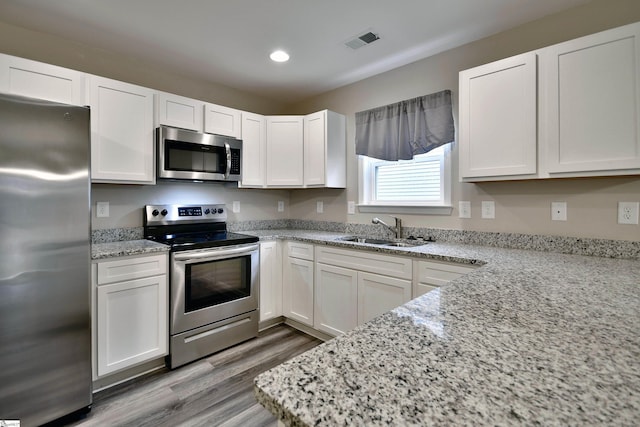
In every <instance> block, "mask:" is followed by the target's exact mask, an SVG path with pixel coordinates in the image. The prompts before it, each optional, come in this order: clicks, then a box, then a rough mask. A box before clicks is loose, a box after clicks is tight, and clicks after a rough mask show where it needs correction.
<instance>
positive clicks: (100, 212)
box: [96, 202, 109, 218]
mask: <svg viewBox="0 0 640 427" xmlns="http://www.w3.org/2000/svg"><path fill="white" fill-rule="evenodd" d="M96 217H98V218H108V217H109V202H97V203H96Z"/></svg>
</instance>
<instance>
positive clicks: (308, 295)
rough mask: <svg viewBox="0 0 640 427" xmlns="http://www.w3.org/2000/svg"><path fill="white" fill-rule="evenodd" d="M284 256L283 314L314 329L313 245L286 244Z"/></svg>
mask: <svg viewBox="0 0 640 427" xmlns="http://www.w3.org/2000/svg"><path fill="white" fill-rule="evenodd" d="M284 245H285V246H284V251H285V254H283V258H284V261H283V283H282V295H283V298H282V309H283V314H284V316H286V317H289V318H291V319H293V320H296V321H298V322H300V323H302V324H304V325H307V326H312V327H313V291H314V289H313V288H314V285H313V245H310V244H307V243H300V242H285V244H284Z"/></svg>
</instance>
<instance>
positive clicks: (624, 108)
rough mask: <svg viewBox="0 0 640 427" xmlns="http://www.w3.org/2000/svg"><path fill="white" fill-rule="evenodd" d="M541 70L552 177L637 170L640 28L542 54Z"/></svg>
mask: <svg viewBox="0 0 640 427" xmlns="http://www.w3.org/2000/svg"><path fill="white" fill-rule="evenodd" d="M540 65H541V68H540V69H541V70H542V71H543V73H544V74H542V75H541V83H542V84H541V88H542V91H541V97H540V108H541V120H542V124H543V125H544V126H543V127H542V133H541V135H542V136H543V138H544V139H545V141H546V144H547V147H548V148H547V157H546V159H547V164H548V172H549V173H550V174H551V175H552V176H554V175H556V174H562V173H567V172H579V173H580V174H581V175H582V174H583V173H587V174H591V173H592V172H593V174H597V175H603V174H609V173H611V172H612V171H625V170H631V169H639V168H640V135H639V131H640V120H639V119H640V24H632V25H627V26H624V27H620V28H616V29H613V30H609V31H605V32H602V33H598V34H593V35H590V36H587V37H582V38H579V39H576V40H571V41H569V42H566V43H561V44H558V45H555V46H551V47H549V48H546V49H543V50H542V51H541V57H540ZM636 173H637V171H636ZM560 176H561V175H560ZM571 176H575V174H571Z"/></svg>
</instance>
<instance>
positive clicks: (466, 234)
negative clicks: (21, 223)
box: [91, 219, 640, 259]
mask: <svg viewBox="0 0 640 427" xmlns="http://www.w3.org/2000/svg"><path fill="white" fill-rule="evenodd" d="M227 227H228V229H229V231H235V232H240V233H242V232H245V231H251V230H261V231H274V230H277V231H282V230H288V231H304V230H306V231H321V232H329V233H344V234H349V235H359V236H369V237H378V238H389V237H390V236H391V234H390V232H389V231H388V230H387V229H386V228H383V227H381V226H380V225H374V224H349V223H341V222H331V221H309V220H297V219H276V220H253V221H241V222H230V223H228V224H227ZM402 233H403V234H402V235H403V236H415V237H424V238H426V237H432V238H434V239H435V240H436V241H438V242H449V243H465V244H470V245H483V246H492V247H498V248H512V249H530V250H536V251H545V252H559V253H567V254H575V255H592V256H601V257H607V258H634V259H640V241H638V240H636V241H631V240H628V241H627V240H608V239H588V238H579V237H565V236H539V235H531V234H519V233H494V232H485V231H471V230H445V229H437V228H418V227H403V228H402ZM143 237H144V236H143V228H142V227H130V228H113V229H105V230H93V231H92V233H91V240H92V242H93V243H107V242H115V241H123V240H138V239H142V238H143Z"/></svg>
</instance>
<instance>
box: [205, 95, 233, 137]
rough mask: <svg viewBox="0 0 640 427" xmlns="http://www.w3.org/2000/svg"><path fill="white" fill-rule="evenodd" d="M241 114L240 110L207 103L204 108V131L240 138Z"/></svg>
mask: <svg viewBox="0 0 640 427" xmlns="http://www.w3.org/2000/svg"><path fill="white" fill-rule="evenodd" d="M241 116H242V113H241V111H240V110H235V109H233V108H229V107H223V106H222V105H216V104H209V103H207V104H205V110H204V131H205V132H207V133H215V134H216V135H226V136H230V137H232V138H236V139H240V138H241V137H242V124H241V123H240V120H241Z"/></svg>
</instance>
